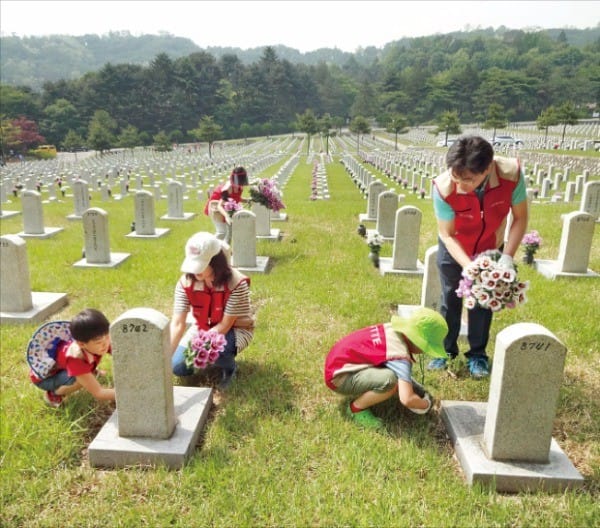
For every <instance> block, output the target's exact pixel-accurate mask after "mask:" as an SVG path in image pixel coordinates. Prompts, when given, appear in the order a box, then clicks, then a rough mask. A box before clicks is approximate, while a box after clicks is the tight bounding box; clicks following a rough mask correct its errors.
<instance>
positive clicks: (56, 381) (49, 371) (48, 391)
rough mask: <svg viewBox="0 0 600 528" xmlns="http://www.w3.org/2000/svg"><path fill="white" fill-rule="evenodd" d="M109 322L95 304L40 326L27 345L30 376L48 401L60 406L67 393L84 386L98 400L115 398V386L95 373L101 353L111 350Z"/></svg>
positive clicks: (53, 405)
mask: <svg viewBox="0 0 600 528" xmlns="http://www.w3.org/2000/svg"><path fill="white" fill-rule="evenodd" d="M109 328H110V323H109V321H108V319H107V318H106V316H105V315H104V314H103V313H102V312H100V311H98V310H95V309H93V308H87V309H85V310H83V311H81V312H79V313H78V314H77V315H75V317H73V319H71V321H70V322H69V321H53V322H50V323H46V324H44V325H43V326H41V327H40V328H38V329H37V330H36V331H35V333H34V334H33V336H32V338H31V340H30V341H29V345H28V347H27V362H28V363H29V366H30V367H31V368H30V372H29V378H30V379H31V381H32V382H33V383H34V384H35V385H36V386H37V387H39V388H40V389H42V390H43V391H45V392H44V400H45V402H46V403H47V404H48V405H50V406H52V407H59V406H60V404H61V403H62V401H63V399H64V397H65V396H67V395H68V394H72V393H73V392H75V391H77V390H79V389H81V388H84V389H85V390H86V391H88V392H89V393H90V394H91V395H92V396H93V397H94V398H96V399H97V400H107V401H115V389H113V388H107V387H103V386H102V385H100V383H99V382H98V380H97V379H96V376H97V375H98V374H100V373H101V372H100V371H98V370H97V368H98V365H99V363H100V361H101V360H102V357H103V356H104V355H105V354H110V353H111V343H110V335H109Z"/></svg>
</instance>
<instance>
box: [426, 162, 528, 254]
mask: <svg viewBox="0 0 600 528" xmlns="http://www.w3.org/2000/svg"><path fill="white" fill-rule="evenodd" d="M495 161H496V164H495V166H496V170H495V172H493V173H492V174H491V175H490V178H489V181H488V182H487V186H486V188H485V191H484V193H483V207H482V206H481V205H480V203H479V198H478V197H477V195H476V194H475V192H474V191H472V192H469V193H458V192H457V188H456V184H455V183H454V182H453V181H452V180H451V177H450V171H446V172H444V173H443V174H441V175H440V176H438V177H437V178H435V180H434V184H435V186H436V187H437V189H438V191H439V193H440V196H441V197H442V198H443V199H444V200H445V201H446V202H447V203H448V205H450V207H452V209H453V211H454V215H455V216H454V228H455V230H456V233H455V235H454V237H455V238H456V239H457V240H458V242H459V243H460V245H461V246H462V248H463V249H464V250H465V252H466V253H467V254H468V255H470V256H474V255H478V254H479V253H481V252H482V251H487V250H489V249H497V248H498V247H500V245H501V244H502V242H503V239H504V228H505V226H506V218H507V216H508V213H509V212H510V208H511V205H512V193H513V191H514V189H515V187H516V186H517V183H518V181H519V176H520V172H521V169H520V166H519V162H518V161H515V160H510V159H505V158H496V159H495Z"/></svg>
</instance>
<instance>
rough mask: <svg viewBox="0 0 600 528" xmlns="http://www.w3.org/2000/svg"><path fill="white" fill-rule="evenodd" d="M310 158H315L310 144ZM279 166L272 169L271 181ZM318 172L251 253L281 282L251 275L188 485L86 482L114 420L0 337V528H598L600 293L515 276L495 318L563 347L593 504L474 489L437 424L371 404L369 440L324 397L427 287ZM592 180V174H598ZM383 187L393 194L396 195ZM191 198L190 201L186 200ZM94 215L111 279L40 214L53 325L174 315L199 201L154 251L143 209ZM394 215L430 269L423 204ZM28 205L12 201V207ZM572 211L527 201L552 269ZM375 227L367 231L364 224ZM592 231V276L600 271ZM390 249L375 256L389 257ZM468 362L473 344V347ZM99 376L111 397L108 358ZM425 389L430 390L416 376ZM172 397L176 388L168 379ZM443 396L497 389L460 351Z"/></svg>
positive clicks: (569, 447)
mask: <svg viewBox="0 0 600 528" xmlns="http://www.w3.org/2000/svg"><path fill="white" fill-rule="evenodd" d="M304 152H306V148H305V147H304ZM276 168H277V167H272V168H270V169H269V170H267V171H265V173H263V175H264V176H270V175H271V174H274V173H275V170H276ZM311 171H312V163H307V162H306V157H305V156H302V158H301V161H300V163H299V165H298V167H297V169H296V170H295V172H294V173H293V175H292V177H291V178H290V180H289V182H288V183H287V185H286V187H285V189H284V202H285V203H286V206H287V210H286V211H285V212H286V213H287V214H288V216H289V218H288V221H287V222H285V223H277V225H273V227H277V228H280V229H282V231H283V239H282V240H281V242H278V243H273V242H266V241H259V242H258V243H257V254H258V255H266V256H269V257H271V260H272V263H273V266H272V269H271V271H270V273H269V274H265V275H260V274H256V275H252V300H253V304H254V306H255V307H256V311H257V314H256V315H257V329H256V333H255V338H254V341H253V343H252V345H251V346H250V347H249V348H248V349H246V350H245V351H244V352H243V353H242V354H241V355H240V356H239V357H238V359H239V366H240V368H239V377H238V379H237V380H236V382H235V383H234V384H233V385H232V387H231V389H230V390H229V391H228V392H227V393H226V394H224V395H222V394H219V393H217V394H216V396H215V404H214V406H213V408H212V409H211V413H210V417H209V421H208V423H207V426H206V428H205V431H204V433H203V434H202V437H201V442H200V445H199V446H198V449H197V451H196V452H195V453H194V455H193V456H192V457H191V459H190V460H189V462H188V464H187V465H186V466H185V467H184V468H183V469H181V470H176V471H169V470H167V469H165V468H161V467H158V468H137V467H132V468H127V469H122V470H101V469H96V468H91V467H90V466H89V463H88V460H87V453H86V449H87V446H88V444H89V443H90V441H91V440H92V439H93V438H94V436H95V434H96V433H97V432H98V430H99V429H100V427H101V426H102V424H103V423H104V421H105V420H106V419H107V418H108V416H110V414H111V413H112V411H113V409H114V407H113V406H111V405H110V404H101V403H97V402H95V401H94V400H93V399H92V398H91V397H90V396H89V395H87V394H76V395H74V396H72V397H71V398H70V399H68V400H67V402H66V404H65V405H64V407H63V408H61V409H51V408H48V407H46V406H45V405H44V404H43V402H42V392H41V391H40V390H39V389H37V388H35V387H34V386H33V385H32V384H31V383H30V382H29V380H28V377H27V373H28V368H27V365H26V362H25V354H24V351H25V347H26V344H27V342H28V339H29V337H30V336H31V334H32V332H33V331H34V330H35V328H36V327H37V326H38V325H37V324H33V325H21V326H19V325H16V326H15V325H3V326H1V327H0V331H1V354H0V360H1V364H0V369H1V393H0V403H1V414H0V417H1V423H0V431H1V432H0V434H1V436H0V441H1V451H2V453H1V459H0V467H1V471H2V473H1V494H2V499H1V500H2V503H1V509H0V524H1V525H2V526H6V527H9V526H43V527H57V526H77V527H96V526H97V527H103V528H105V527H112V526H122V527H129V526H131V527H137V526H179V527H193V526H224V527H231V526H277V527H279V526H299V527H304V526H311V527H312V526H374V527H379V526H384V527H387V526H427V527H437V526H469V527H470V526H473V527H479V526H498V527H500V526H502V527H504V526H516V527H521V526H544V527H547V526H551V527H563V526H573V527H580V526H590V527H591V526H597V525H598V523H599V522H600V506H599V504H600V502H599V498H600V403H599V402H600V399H599V398H598V394H599V392H600V368H599V367H600V345H599V342H600V330H599V323H600V318H599V313H600V280H599V279H597V278H596V279H583V278H582V279H559V280H555V281H551V280H548V279H546V278H544V277H543V276H541V275H539V274H538V273H536V272H535V271H534V270H533V269H532V268H531V267H528V266H525V265H520V266H519V271H520V275H521V277H522V278H523V279H525V280H529V281H531V286H530V291H529V300H528V302H527V303H526V304H525V305H523V306H521V307H519V308H517V309H515V310H507V311H504V312H501V313H499V314H497V316H496V317H495V319H494V323H493V325H492V334H491V339H490V349H489V351H488V352H489V354H490V355H491V356H492V360H493V352H494V344H495V338H496V334H497V333H498V332H499V331H500V330H502V329H503V328H505V327H506V326H508V325H511V324H514V323H517V322H524V321H526V322H534V323H539V324H541V325H543V326H545V327H546V328H548V329H549V330H550V331H552V332H553V333H554V334H555V335H556V337H557V338H558V339H559V340H561V341H562V342H563V343H564V344H565V345H566V347H567V349H568V353H567V359H566V366H565V373H564V381H563V385H562V387H561V391H560V397H559V402H558V410H557V416H556V419H555V423H554V431H553V436H554V438H555V439H556V440H557V441H558V443H559V445H560V446H561V448H562V449H563V450H564V451H565V453H566V454H567V455H568V456H569V458H570V460H571V461H572V462H573V463H574V464H575V466H576V467H577V469H578V470H579V471H580V473H582V474H583V475H584V477H585V485H584V487H583V489H580V490H577V491H566V492H564V493H558V494H550V493H544V492H538V493H531V494H518V495H508V494H500V493H496V492H493V491H491V490H488V489H485V488H483V487H479V486H474V487H469V486H468V485H467V484H465V482H464V479H463V476H462V471H461V469H460V467H459V465H458V463H457V461H456V459H455V458H454V452H453V448H452V446H451V444H450V442H449V440H448V438H447V437H446V435H445V431H444V428H443V426H442V424H441V420H440V417H439V412H438V410H437V405H438V404H439V403H438V404H436V410H435V411H434V412H432V413H430V414H428V415H425V416H417V415H415V414H412V413H410V412H408V411H407V410H406V409H404V408H402V407H401V406H400V404H399V403H398V402H397V401H388V402H386V403H384V404H382V405H380V406H378V407H377V408H376V409H375V413H376V414H377V415H379V416H381V417H382V418H384V420H385V422H386V424H387V432H386V433H385V434H377V433H373V432H367V431H363V430H360V429H358V428H356V427H355V426H354V424H352V423H349V422H348V421H347V420H346V419H345V418H344V416H343V414H342V412H341V406H342V403H343V402H344V400H342V398H341V397H339V396H337V395H335V394H334V393H333V392H331V391H330V390H329V389H327V388H326V387H325V385H324V383H323V373H322V370H323V360H324V357H325V355H326V354H327V352H328V350H329V348H330V347H331V345H333V343H334V342H335V341H336V340H337V339H339V338H341V337H342V336H344V335H345V334H347V333H348V332H350V331H352V330H354V329H358V328H360V327H362V326H366V325H369V324H372V323H377V322H383V321H387V320H388V319H389V317H390V316H391V314H392V312H393V311H394V309H395V307H396V305H397V304H418V303H419V302H420V295H421V280H420V278H418V277H412V278H409V277H401V276H394V275H386V276H385V277H382V276H380V274H379V272H378V271H377V270H376V269H375V268H374V267H373V265H372V264H371V262H370V261H369V260H368V257H367V255H368V247H367V245H366V244H365V242H364V240H363V239H361V238H360V237H359V236H358V235H357V233H356V228H357V226H358V223H359V222H358V215H359V214H360V213H363V212H366V201H365V199H364V197H363V196H362V195H361V193H360V192H359V191H358V189H357V188H356V187H355V186H354V184H353V183H352V182H351V180H350V178H349V176H348V175H347V173H346V172H345V170H344V168H343V166H342V165H341V164H340V163H339V159H337V158H336V160H335V162H334V163H332V164H329V165H328V166H327V173H328V181H329V189H330V193H331V199H330V200H328V201H324V200H319V201H311V200H309V196H310V194H311V189H310V183H311ZM595 177H598V176H597V175H596V176H595ZM382 180H384V181H385V183H386V184H387V185H388V186H389V187H390V188H393V189H396V190H397V191H399V192H400V193H405V192H406V191H401V190H400V189H399V188H398V186H396V185H395V184H393V182H390V181H389V180H388V179H387V178H385V177H383V176H382ZM192 194H193V196H194V197H195V193H191V192H190V196H192ZM91 205H92V206H93V207H101V208H102V209H104V210H106V211H107V212H108V214H109V226H110V239H111V251H114V252H128V253H131V257H130V258H129V259H128V260H127V261H126V262H125V263H124V264H122V265H121V266H120V267H119V268H116V269H81V268H74V267H73V263H74V262H76V261H77V260H79V259H80V258H81V251H82V247H83V231H82V226H81V222H77V221H68V220H67V219H66V216H67V215H69V214H71V213H72V212H73V205H72V200H71V199H68V200H66V201H65V202H56V203H51V204H48V205H45V206H44V223H45V225H46V226H48V227H56V226H62V227H64V228H65V229H64V231H63V232H61V233H59V234H58V235H56V236H55V237H53V238H50V239H46V240H36V239H27V252H28V259H29V268H30V276H31V285H32V289H33V291H51V292H67V293H68V296H69V305H68V306H67V307H66V308H64V309H63V310H62V311H61V312H59V313H58V314H55V315H54V316H53V317H52V318H53V319H69V318H70V317H71V316H72V315H74V314H75V313H76V312H78V311H79V310H81V309H83V308H85V307H88V306H91V307H96V308H99V309H101V310H103V311H104V312H105V313H106V314H107V316H108V317H109V319H110V320H111V321H112V320H115V319H116V318H117V317H118V316H120V315H121V314H122V313H123V312H124V311H126V310H128V309H131V308H135V307H149V308H153V309H156V310H158V311H160V312H162V313H164V314H165V315H167V316H169V317H170V314H171V304H172V296H173V288H174V285H175V282H176V281H177V279H178V277H179V266H180V264H181V260H182V258H183V247H184V244H185V241H186V240H187V238H188V237H189V236H190V235H191V234H193V233H194V232H196V231H199V230H208V231H211V232H212V231H213V228H212V224H211V223H210V221H209V220H208V218H207V217H205V216H204V215H202V214H201V210H202V208H203V205H204V204H203V203H200V202H198V201H197V200H195V199H192V198H191V199H190V200H189V201H186V202H185V206H184V210H185V211H186V212H191V211H196V212H199V213H200V214H199V215H198V216H197V217H196V218H195V219H194V220H192V221H188V222H185V221H182V222H167V221H162V220H160V219H159V218H160V216H162V215H163V214H166V207H167V204H166V201H165V200H161V201H160V202H157V203H156V218H157V227H169V228H170V229H171V232H170V233H169V234H168V235H167V236H166V237H163V238H161V239H157V240H140V239H130V238H126V237H125V235H126V234H127V233H128V232H129V226H130V224H131V222H132V220H133V216H134V213H133V198H132V197H127V198H126V199H124V200H122V201H119V202H117V201H111V202H101V201H100V196H99V194H97V193H96V192H95V191H94V192H93V193H92V204H91ZM401 205H415V206H417V207H419V208H420V209H421V210H422V211H423V222H422V226H421V238H420V248H419V258H420V259H422V258H423V255H424V253H425V251H426V249H427V248H429V247H431V246H433V245H434V244H435V243H436V227H435V220H434V217H433V212H432V204H431V201H429V200H420V199H419V198H418V197H417V196H416V195H413V194H407V196H406V198H405V200H404V202H403V203H402V204H401ZM16 208H19V209H20V203H17V202H13V204H5V205H3V209H5V210H11V209H16ZM578 208H579V204H578V203H576V204H575V203H573V204H560V203H557V204H548V203H545V204H533V206H532V210H531V220H530V229H537V230H538V231H539V232H540V234H541V236H542V238H543V246H542V248H541V249H540V250H539V251H538V254H537V255H536V256H537V257H538V258H542V259H544V258H545V259H556V257H557V255H558V245H559V241H560V234H561V228H562V222H561V220H560V215H561V214H564V213H568V212H571V211H573V210H576V209H578ZM369 227H371V226H369ZM0 228H1V232H2V234H3V235H4V234H10V233H17V232H19V231H21V230H22V217H21V216H17V217H14V218H10V219H5V220H2V222H1V224H0ZM599 242H600V232H599V230H598V229H596V233H595V235H594V244H593V248H592V252H591V258H590V264H589V267H590V268H591V269H593V270H595V271H600V243H599ZM391 251H392V248H391V245H390V244H387V245H386V246H384V247H383V249H382V255H383V256H391ZM462 351H463V352H464V351H465V343H463V344H462ZM103 366H104V368H105V369H106V370H108V372H109V374H108V379H107V381H106V382H107V383H112V373H111V362H110V358H108V359H105V360H104V362H103ZM415 375H416V376H420V372H419V368H418V367H415ZM176 383H177V380H176ZM425 384H426V385H427V387H428V388H429V389H430V391H431V392H432V393H433V395H434V396H435V398H436V400H437V401H438V402H439V400H440V399H449V400H467V401H485V400H486V399H487V394H488V389H489V380H484V381H475V380H472V379H470V377H469V376H468V372H467V369H466V366H465V362H464V358H463V356H462V355H461V356H460V359H458V360H457V361H456V362H455V364H453V365H452V369H451V372H449V373H448V372H444V373H429V372H427V373H426V374H425Z"/></svg>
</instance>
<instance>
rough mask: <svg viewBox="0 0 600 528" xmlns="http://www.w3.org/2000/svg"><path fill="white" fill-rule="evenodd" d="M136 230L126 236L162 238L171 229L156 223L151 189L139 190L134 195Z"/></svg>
mask: <svg viewBox="0 0 600 528" xmlns="http://www.w3.org/2000/svg"><path fill="white" fill-rule="evenodd" d="M134 207H135V230H134V231H132V232H130V233H128V234H127V235H126V236H127V237H130V238H160V237H161V236H163V235H166V234H167V233H168V232H169V229H165V228H157V227H155V225H154V195H153V194H152V193H151V192H150V191H137V192H136V193H135V197H134Z"/></svg>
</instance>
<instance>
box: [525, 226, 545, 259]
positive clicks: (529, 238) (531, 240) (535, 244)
mask: <svg viewBox="0 0 600 528" xmlns="http://www.w3.org/2000/svg"><path fill="white" fill-rule="evenodd" d="M521 244H522V245H523V247H524V248H525V253H527V254H528V255H529V254H531V255H533V254H534V253H535V252H536V251H537V250H538V249H539V247H540V246H541V245H542V238H541V237H540V235H539V233H538V232H537V231H535V230H534V231H530V232H529V233H526V234H525V235H524V236H523V240H521Z"/></svg>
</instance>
